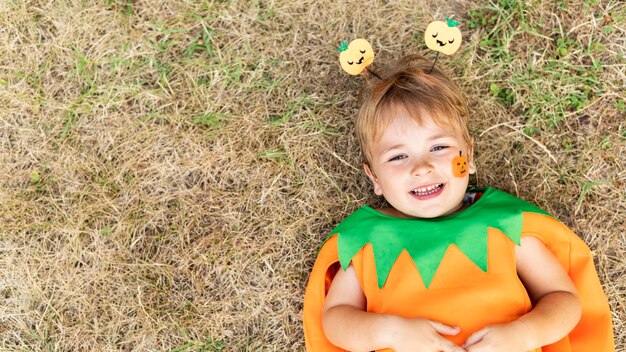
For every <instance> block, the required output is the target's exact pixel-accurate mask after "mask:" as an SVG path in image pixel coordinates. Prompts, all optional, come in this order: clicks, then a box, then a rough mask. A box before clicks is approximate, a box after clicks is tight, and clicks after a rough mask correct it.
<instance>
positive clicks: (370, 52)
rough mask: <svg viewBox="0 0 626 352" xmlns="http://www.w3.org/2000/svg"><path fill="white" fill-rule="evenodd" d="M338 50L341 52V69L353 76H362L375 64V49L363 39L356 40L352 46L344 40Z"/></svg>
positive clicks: (352, 42)
mask: <svg viewBox="0 0 626 352" xmlns="http://www.w3.org/2000/svg"><path fill="white" fill-rule="evenodd" d="M337 50H338V51H339V52H340V54H339V63H340V64H341V68H342V69H343V70H344V71H346V72H347V73H349V74H351V75H353V76H356V75H358V74H360V73H361V72H363V70H364V69H366V68H367V66H369V65H371V64H372V62H374V49H372V46H371V45H370V43H369V42H368V41H367V40H365V39H362V38H359V39H355V40H353V41H351V42H350V44H348V41H347V40H344V41H343V43H342V44H341V46H339V48H338V49H337Z"/></svg>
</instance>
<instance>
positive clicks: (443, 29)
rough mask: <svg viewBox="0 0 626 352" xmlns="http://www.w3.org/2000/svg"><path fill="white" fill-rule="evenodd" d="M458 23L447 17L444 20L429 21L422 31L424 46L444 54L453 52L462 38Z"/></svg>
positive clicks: (458, 46) (457, 48) (459, 44)
mask: <svg viewBox="0 0 626 352" xmlns="http://www.w3.org/2000/svg"><path fill="white" fill-rule="evenodd" d="M458 24H459V22H458V21H455V20H451V19H449V18H446V22H442V21H433V22H431V23H430V24H429V25H428V27H426V31H425V32H424V41H426V46H428V48H429V49H431V50H435V51H438V52H440V53H443V54H446V55H452V54H454V53H455V52H456V51H457V50H459V48H460V47H461V41H462V40H463V36H462V35H461V31H460V30H459V28H458V27H457V26H458Z"/></svg>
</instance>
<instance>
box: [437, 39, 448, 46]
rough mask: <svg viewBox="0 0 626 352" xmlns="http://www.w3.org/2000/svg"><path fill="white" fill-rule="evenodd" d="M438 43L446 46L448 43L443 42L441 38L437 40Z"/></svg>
mask: <svg viewBox="0 0 626 352" xmlns="http://www.w3.org/2000/svg"><path fill="white" fill-rule="evenodd" d="M437 44H439V46H445V45H446V43H444V42H442V41H441V40H437Z"/></svg>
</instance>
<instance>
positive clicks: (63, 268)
mask: <svg viewBox="0 0 626 352" xmlns="http://www.w3.org/2000/svg"><path fill="white" fill-rule="evenodd" d="M451 14H455V15H456V18H457V19H459V20H460V21H461V23H462V26H461V28H462V31H463V33H464V36H465V37H464V41H465V42H464V44H463V45H462V48H461V50H460V52H459V53H457V54H456V55H455V56H452V57H451V58H440V60H439V63H438V65H440V67H442V68H443V69H444V70H445V71H447V72H448V73H449V74H450V75H451V76H453V77H454V79H455V81H456V82H457V83H458V84H459V85H460V86H461V87H462V89H463V90H464V91H465V92H466V93H467V95H468V98H469V100H470V102H471V111H472V118H471V120H472V122H471V125H472V131H473V133H474V135H475V137H476V140H477V146H476V147H477V165H478V168H479V171H478V175H477V177H476V178H475V179H473V182H474V183H475V184H478V185H482V186H485V185H491V186H496V187H499V188H502V189H504V190H507V191H509V192H512V193H513V194H516V195H518V196H520V197H521V198H524V199H526V200H529V201H532V202H535V203H537V204H538V205H540V206H542V207H544V208H545V209H547V210H548V211H550V212H551V213H553V214H555V215H556V216H557V217H558V218H559V219H561V220H562V221H564V222H565V223H566V224H568V225H569V226H571V227H572V228H573V229H574V230H575V231H576V232H577V233H578V234H579V235H580V236H581V237H582V238H584V239H585V240H586V241H587V243H588V244H589V245H590V247H591V248H592V250H593V251H594V253H595V255H596V263H597V268H598V272H599V275H600V279H601V280H602V283H603V286H604V289H605V292H606V293H607V295H608V297H609V300H610V305H611V308H612V311H613V317H614V324H615V333H616V341H617V347H618V348H617V350H618V351H623V350H626V338H625V336H626V335H625V332H624V331H625V330H626V326H625V322H626V303H625V301H624V297H625V296H626V254H625V253H626V252H625V251H626V248H625V247H626V237H625V236H626V235H625V233H626V226H625V220H624V214H626V185H625V184H624V183H625V182H626V166H625V163H624V160H626V148H625V146H626V143H625V142H626V93H625V90H624V86H625V82H626V59H625V58H624V52H625V49H626V5H625V4H624V2H623V1H618V0H609V1H600V0H594V1H580V0H571V1H567V0H562V1H528V2H522V1H516V0H501V1H499V2H477V1H471V0H468V1H459V2H445V3H437V2H435V1H426V2H421V4H417V3H416V2H415V1H393V2H388V3H387V2H379V1H365V2H335V1H310V0H304V1H297V2H291V1H289V2H288V1H280V0H279V1H158V0H144V1H141V0H140V1H129V0H107V1H69V0H67V1H24V0H22V1H8V0H7V1H2V2H1V5H0V23H2V26H1V27H0V43H1V44H0V45H1V49H2V50H0V65H1V69H0V251H1V254H0V293H1V294H0V302H1V303H0V349H2V350H20V351H21V350H28V351H95V350H99V351H105V350H107V351H109V350H120V351H287V350H303V336H302V332H301V309H302V296H303V291H304V287H305V284H306V280H307V276H308V272H309V269H310V268H311V265H312V263H313V260H314V258H315V255H316V251H317V249H318V248H319V246H320V244H321V243H322V241H323V239H324V237H325V235H326V234H327V232H328V231H329V230H330V229H331V228H332V227H333V226H334V225H335V224H336V223H337V222H338V221H340V220H341V219H342V218H343V217H345V216H346V215H347V214H349V213H350V212H351V211H352V210H354V209H355V208H356V207H358V206H359V205H362V204H368V203H369V204H371V203H376V202H378V201H379V200H377V199H376V198H375V197H374V196H373V195H372V192H371V189H370V187H369V185H368V184H367V182H366V179H365V177H364V175H363V174H362V172H361V171H360V170H359V168H360V166H359V155H358V147H357V144H356V141H355V139H354V136H353V124H352V121H353V118H354V115H355V112H356V110H357V107H358V105H357V92H358V89H359V87H360V84H361V81H360V79H359V78H353V77H350V76H348V75H345V74H344V73H343V72H342V71H341V70H340V69H339V65H338V63H337V52H336V47H337V45H338V44H339V43H340V41H341V40H342V39H344V38H349V39H350V38H356V37H364V38H367V39H368V40H369V41H370V42H371V43H372V44H373V46H374V48H375V50H376V51H377V59H376V63H375V66H383V65H384V64H385V63H391V62H392V61H393V60H394V59H397V58H399V57H400V56H402V55H404V54H408V53H416V52H417V53H425V54H426V55H431V53H428V52H427V51H425V45H424V44H423V41H422V39H421V36H422V31H423V29H424V28H425V27H426V25H427V23H428V22H430V21H431V20H433V19H435V18H437V19H441V18H443V17H446V16H449V15H451Z"/></svg>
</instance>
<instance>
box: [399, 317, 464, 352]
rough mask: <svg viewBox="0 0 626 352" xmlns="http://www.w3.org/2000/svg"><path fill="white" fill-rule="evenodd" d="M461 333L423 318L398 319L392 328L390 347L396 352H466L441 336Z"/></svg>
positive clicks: (454, 328)
mask: <svg viewBox="0 0 626 352" xmlns="http://www.w3.org/2000/svg"><path fill="white" fill-rule="evenodd" d="M460 331H461V329H459V328H458V327H451V326H448V325H444V324H442V323H439V322H436V321H432V320H427V319H421V318H413V319H407V318H398V320H396V323H394V324H392V326H391V330H390V332H391V340H392V341H393V342H392V345H391V346H390V347H391V348H392V349H393V350H394V351H395V352H406V351H424V352H430V351H433V352H434V351H443V352H463V351H464V350H463V349H462V348H461V347H459V346H457V345H455V344H454V343H452V342H451V341H450V340H448V339H446V338H444V337H443V336H441V335H449V336H454V335H456V334H458V333H459V332H460Z"/></svg>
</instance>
